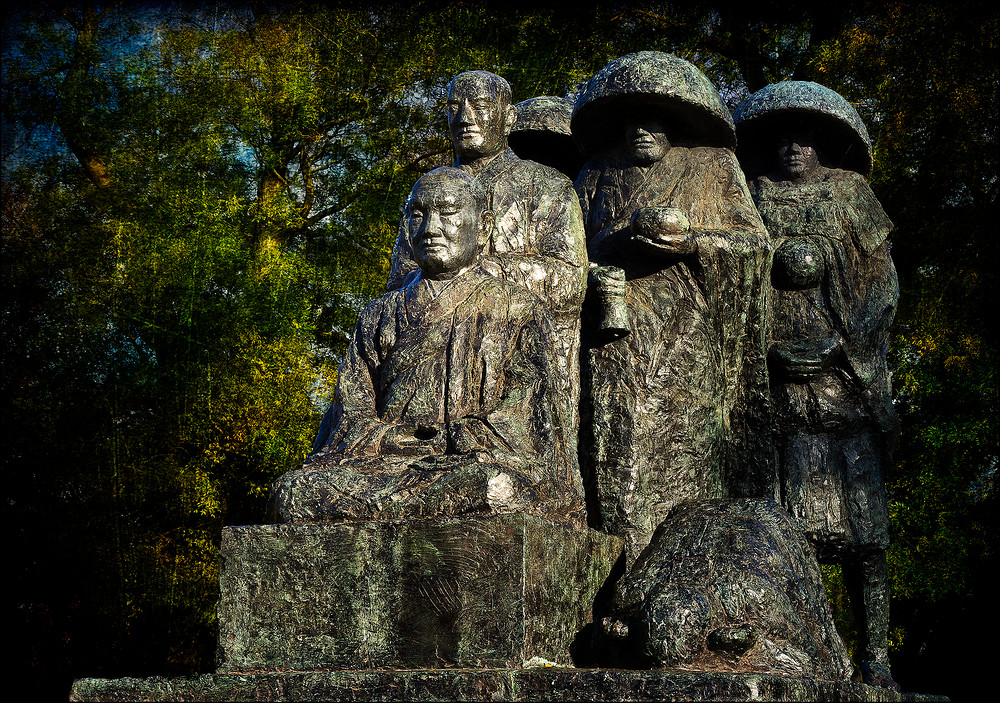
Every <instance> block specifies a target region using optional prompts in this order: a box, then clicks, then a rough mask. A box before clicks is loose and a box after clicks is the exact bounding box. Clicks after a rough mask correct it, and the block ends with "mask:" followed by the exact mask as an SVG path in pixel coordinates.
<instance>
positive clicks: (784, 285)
mask: <svg viewBox="0 0 1000 703" xmlns="http://www.w3.org/2000/svg"><path fill="white" fill-rule="evenodd" d="M751 190H752V193H753V196H754V199H755V201H756V202H757V207H758V209H759V210H760V213H761V217H762V218H763V220H764V223H765V225H766V226H767V228H768V231H769V233H770V235H771V239H772V242H773V244H774V247H775V249H776V254H775V268H774V272H773V274H774V276H773V278H774V288H773V290H772V293H771V313H772V323H771V332H770V344H771V348H772V352H771V356H772V362H771V367H772V376H771V393H772V399H773V407H774V412H775V422H776V426H777V428H778V435H779V447H778V449H779V453H780V468H781V474H780V475H781V497H782V502H783V503H784V506H785V508H786V509H787V510H788V511H789V513H791V514H792V515H793V516H794V517H796V518H798V519H799V520H800V521H801V523H802V525H803V527H804V529H805V531H806V533H807V534H808V535H809V536H810V538H811V539H812V540H813V541H814V542H815V543H816V545H817V548H818V550H819V552H820V555H821V556H824V557H831V556H836V555H838V553H839V552H841V551H842V550H843V549H845V548H847V549H856V550H861V551H864V550H872V549H885V548H886V547H888V544H889V537H888V527H889V523H888V510H887V505H886V495H885V487H884V483H883V465H884V463H885V462H887V461H888V460H889V455H890V449H891V445H892V443H893V441H894V434H895V432H896V427H897V422H896V417H895V413H894V410H893V407H892V399H891V396H890V379H889V371H888V367H887V364H886V353H887V349H888V340H889V326H890V325H891V324H892V320H893V317H894V315H895V311H896V302H897V300H898V298H899V286H898V282H897V279H896V271H895V267H894V266H893V263H892V259H891V258H890V256H889V245H888V242H887V241H886V237H887V236H888V234H889V232H890V231H891V230H892V223H891V222H890V221H889V219H888V217H886V215H885V212H884V211H883V210H882V207H881V205H880V204H879V203H878V201H877V200H876V199H875V196H874V194H873V193H872V191H871V188H870V187H869V186H868V183H867V181H865V179H864V178H863V177H862V176H860V175H859V174H857V173H855V172H854V171H844V170H840V169H829V168H825V167H819V169H818V170H817V172H816V173H815V174H814V176H813V177H812V178H811V179H810V180H809V181H808V182H806V183H801V184H796V183H791V182H788V181H784V180H781V179H779V178H777V177H775V176H761V177H758V178H756V179H754V181H753V183H752V184H751ZM792 247H795V249H796V250H798V255H797V256H785V252H787V251H789V250H791V248H792ZM805 256H808V257H811V258H814V259H816V262H817V263H816V264H814V265H813V266H812V267H811V270H812V273H810V274H808V275H806V276H805V277H803V275H802V274H801V271H796V270H794V269H802V267H804V266H806V264H805V262H804V257H805ZM786 262H787V263H786ZM785 268H789V269H792V270H788V271H786V270H785ZM789 281H792V282H791V283H789ZM824 340H830V341H829V342H826V341H824ZM781 345H784V348H785V349H791V350H793V353H798V354H809V353H811V350H812V349H815V348H817V347H818V346H820V345H824V346H826V347H827V348H831V349H832V351H831V352H829V356H830V359H831V361H830V362H829V365H828V366H827V367H826V368H825V369H824V370H823V371H821V372H820V373H818V374H815V375H812V376H809V377H808V378H805V379H802V378H800V379H793V378H789V377H788V374H787V373H785V372H784V371H783V370H782V368H781V364H780V363H779V360H778V359H777V358H775V357H776V352H777V351H778V348H779V347H780V346H781Z"/></svg>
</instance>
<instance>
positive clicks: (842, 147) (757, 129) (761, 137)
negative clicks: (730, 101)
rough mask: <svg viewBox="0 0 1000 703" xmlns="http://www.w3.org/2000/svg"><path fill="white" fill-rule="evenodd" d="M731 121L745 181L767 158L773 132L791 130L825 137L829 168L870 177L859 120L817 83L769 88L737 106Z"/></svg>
mask: <svg viewBox="0 0 1000 703" xmlns="http://www.w3.org/2000/svg"><path fill="white" fill-rule="evenodd" d="M733 119H734V122H735V125H736V135H737V138H738V141H739V146H738V147H737V149H736V155H737V156H738V157H739V159H740V163H741V164H743V166H744V169H745V170H747V171H748V177H749V172H751V171H754V172H757V173H759V172H760V169H761V168H763V166H762V164H764V163H766V162H767V161H768V160H769V159H771V158H772V157H773V154H772V153H771V152H770V149H771V147H772V145H773V140H774V138H775V136H777V135H776V134H775V127H778V126H784V125H795V124H810V125H811V127H812V128H814V129H815V128H820V129H823V130H824V131H825V132H826V141H827V142H828V147H827V154H826V157H827V159H829V161H830V164H829V165H831V166H835V167H837V168H843V169H848V170H851V171H857V172H858V173H860V174H861V175H863V176H868V175H869V174H871V170H872V154H871V139H870V138H869V136H868V130H867V129H866V128H865V124H864V122H862V121H861V116H860V115H858V111H857V110H855V109H854V106H853V105H851V104H850V103H849V102H847V100H845V99H844V98H843V97H842V96H841V95H840V94H839V93H837V92H835V91H833V90H830V89H829V88H827V87H826V86H823V85H820V84H819V83H813V82H812V81H782V82H780V83H772V84H771V85H769V86H766V87H764V88H761V89H760V90H758V91H757V92H755V93H754V94H753V95H751V96H750V97H749V98H747V99H746V100H744V101H743V102H742V103H740V106H739V107H737V108H736V112H735V113H734V115H733Z"/></svg>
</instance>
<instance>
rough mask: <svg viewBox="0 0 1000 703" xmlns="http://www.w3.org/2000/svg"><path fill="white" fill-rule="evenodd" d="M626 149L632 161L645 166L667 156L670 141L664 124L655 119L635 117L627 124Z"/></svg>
mask: <svg viewBox="0 0 1000 703" xmlns="http://www.w3.org/2000/svg"><path fill="white" fill-rule="evenodd" d="M625 148H626V149H627V150H628V153H629V155H630V156H631V157H632V159H633V160H634V161H635V162H636V163H638V164H640V165H643V166H647V165H649V164H652V163H655V162H657V161H659V160H660V159H662V158H663V157H664V156H666V155H667V152H668V151H669V150H670V139H668V138H667V130H666V128H664V126H663V122H661V121H660V120H659V119H657V118H655V117H635V118H632V119H629V120H628V121H627V122H626V123H625Z"/></svg>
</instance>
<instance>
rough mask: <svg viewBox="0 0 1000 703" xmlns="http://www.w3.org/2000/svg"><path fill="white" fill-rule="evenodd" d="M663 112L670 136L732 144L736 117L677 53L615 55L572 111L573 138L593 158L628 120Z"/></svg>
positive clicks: (613, 142)
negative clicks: (644, 114) (641, 114)
mask: <svg viewBox="0 0 1000 703" xmlns="http://www.w3.org/2000/svg"><path fill="white" fill-rule="evenodd" d="M637 112H645V113H649V112H652V113H654V114H659V115H662V116H663V118H664V122H665V124H664V126H665V127H666V128H667V133H668V134H669V136H670V140H671V141H672V142H674V143H675V144H688V145H691V146H695V145H698V146H719V147H727V148H730V149H731V148H733V147H734V146H735V145H736V135H735V133H734V131H733V118H732V116H731V115H730V114H729V110H728V109H727V108H726V106H725V104H723V102H722V98H720V97H719V91H718V90H716V88H715V86H714V85H712V82H711V81H710V80H708V77H707V76H706V75H705V74H704V73H702V72H701V71H700V70H699V69H698V68H697V67H696V66H695V65H694V64H692V63H690V62H689V61H685V60H684V59H682V58H679V57H677V56H674V55H673V54H665V53H663V52H660V51H640V52H637V53H635V54H628V55H627V56H622V57H620V58H617V59H615V60H614V61H612V62H611V63H609V64H608V65H607V66H605V67H604V68H602V69H601V70H600V71H598V72H597V74H596V75H595V76H594V77H593V78H591V79H590V81H589V82H588V83H587V85H586V87H585V88H584V90H583V92H582V93H580V96H579V97H578V98H577V100H576V107H575V108H574V110H573V122H572V125H573V136H574V137H576V140H577V141H578V142H579V144H580V147H581V149H582V150H583V152H584V153H585V154H586V155H588V156H590V155H593V154H596V153H598V152H601V151H605V150H607V149H609V148H611V147H613V146H615V145H616V144H618V143H621V142H622V141H623V140H624V138H625V129H624V124H625V119H626V118H627V117H628V116H629V115H634V114H636V113H637Z"/></svg>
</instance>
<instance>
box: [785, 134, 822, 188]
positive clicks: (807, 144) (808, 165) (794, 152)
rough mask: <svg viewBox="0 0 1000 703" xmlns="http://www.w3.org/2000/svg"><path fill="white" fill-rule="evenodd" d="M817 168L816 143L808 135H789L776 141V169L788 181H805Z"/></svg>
mask: <svg viewBox="0 0 1000 703" xmlns="http://www.w3.org/2000/svg"><path fill="white" fill-rule="evenodd" d="M818 167H819V154H818V153H817V152H816V142H815V140H814V139H813V138H812V137H811V136H810V135H808V134H803V133H791V134H787V135H785V136H783V137H781V138H780V139H778V169H779V170H780V171H781V172H782V174H784V176H785V178H787V179H788V180H790V181H801V180H805V179H807V178H808V177H809V176H811V175H812V174H813V172H814V171H815V170H816V169H817V168H818Z"/></svg>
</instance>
